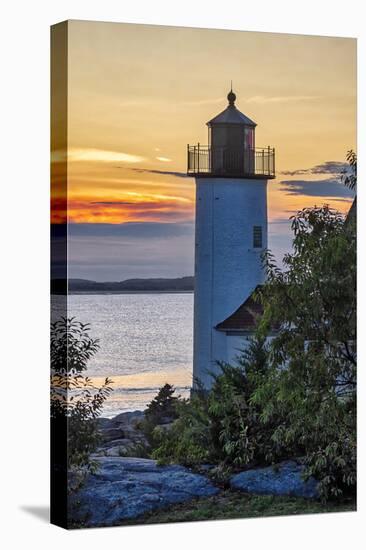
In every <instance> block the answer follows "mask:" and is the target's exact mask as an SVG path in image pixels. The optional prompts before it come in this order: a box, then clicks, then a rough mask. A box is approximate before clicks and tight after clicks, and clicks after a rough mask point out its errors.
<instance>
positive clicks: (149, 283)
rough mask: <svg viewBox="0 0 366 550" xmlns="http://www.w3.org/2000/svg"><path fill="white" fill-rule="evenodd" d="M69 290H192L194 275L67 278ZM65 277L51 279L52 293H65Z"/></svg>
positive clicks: (71, 291)
mask: <svg viewBox="0 0 366 550" xmlns="http://www.w3.org/2000/svg"><path fill="white" fill-rule="evenodd" d="M68 287H69V292H70V293H73V292H75V293H77V292H101V293H102V292H149V291H151V292H187V291H193V288H194V277H179V278H177V279H160V278H159V279H127V280H126V281H119V282H105V283H100V282H98V281H89V280H88V279H69V284H68ZM65 289H66V281H65V279H53V280H52V281H51V292H52V294H65Z"/></svg>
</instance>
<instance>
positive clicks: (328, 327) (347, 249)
mask: <svg viewBox="0 0 366 550" xmlns="http://www.w3.org/2000/svg"><path fill="white" fill-rule="evenodd" d="M348 160H349V161H350V163H351V171H350V173H351V174H353V175H354V176H355V177H356V164H357V160H356V157H355V156H353V155H351V154H349V157H348ZM355 184H356V183H355V180H353V183H352V182H349V185H350V186H351V187H352V188H354V187H355ZM292 229H293V233H294V240H293V250H292V252H291V253H289V254H286V255H285V257H284V259H283V268H282V269H280V268H279V267H278V266H277V265H276V263H275V261H274V259H273V257H272V255H271V254H270V253H269V252H267V253H266V255H265V257H264V261H265V265H266V269H267V275H268V277H267V283H266V284H265V285H263V287H261V288H260V290H258V292H257V296H256V298H257V299H258V300H260V301H261V302H262V304H263V308H264V314H263V316H262V319H261V321H260V324H259V326H258V330H257V334H256V337H255V338H254V339H253V340H252V341H251V342H250V343H249V345H248V346H247V347H246V349H244V350H243V351H242V353H241V355H240V357H239V361H238V364H237V365H235V366H232V365H227V364H221V365H220V368H221V371H220V374H219V375H217V376H215V377H214V382H213V386H212V389H211V391H210V392H207V393H204V392H197V393H194V394H193V395H192V397H191V399H190V400H183V401H179V402H177V404H176V405H175V410H176V411H177V414H178V418H177V419H176V420H175V421H174V423H173V426H172V428H171V429H170V430H169V431H164V432H161V431H159V432H158V433H157V432H156V431H155V432H154V434H155V437H156V439H155V444H156V446H155V450H154V452H153V456H154V457H155V458H158V459H159V460H160V461H162V462H175V461H178V462H182V463H185V464H201V463H204V462H210V463H215V464H218V465H219V468H218V470H220V469H222V471H226V472H227V471H228V468H229V469H230V468H236V467H248V466H249V465H253V464H270V463H273V462H275V461H278V460H281V459H285V458H293V457H303V462H304V464H305V466H306V471H305V477H308V476H314V477H315V478H316V479H317V480H318V481H319V491H320V496H321V498H322V500H324V501H329V500H331V499H338V500H339V499H341V498H344V497H348V496H352V497H353V496H354V494H355V488H356V385H357V380H356V362H357V352H356V227H355V216H353V215H352V216H351V215H349V216H348V218H347V220H345V218H344V216H343V215H342V214H340V213H339V212H337V211H335V210H332V209H331V208H329V207H328V206H326V205H325V206H323V207H320V208H317V207H314V208H305V209H303V210H301V211H300V212H298V213H297V214H296V215H295V216H293V218H292ZM269 334H272V336H273V338H272V340H271V342H270V344H265V342H266V338H267V337H268V335H269Z"/></svg>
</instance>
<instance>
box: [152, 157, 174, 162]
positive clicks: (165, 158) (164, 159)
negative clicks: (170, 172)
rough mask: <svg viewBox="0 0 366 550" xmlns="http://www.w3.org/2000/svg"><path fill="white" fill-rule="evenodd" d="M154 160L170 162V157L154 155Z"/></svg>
mask: <svg viewBox="0 0 366 550" xmlns="http://www.w3.org/2000/svg"><path fill="white" fill-rule="evenodd" d="M156 160H160V162H172V159H169V158H168V157H156Z"/></svg>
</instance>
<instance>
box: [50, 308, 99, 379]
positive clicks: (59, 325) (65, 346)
mask: <svg viewBox="0 0 366 550" xmlns="http://www.w3.org/2000/svg"><path fill="white" fill-rule="evenodd" d="M89 330H90V325H89V323H87V324H83V323H80V322H79V321H75V318H74V317H71V318H69V319H67V318H65V317H61V319H60V320H58V321H55V322H54V323H52V324H51V369H52V370H53V371H54V372H69V371H74V372H82V371H84V370H85V369H86V368H87V362H88V361H89V359H91V358H92V357H93V355H94V354H95V353H96V352H97V351H98V349H99V342H98V340H96V339H93V338H91V337H90V335H89Z"/></svg>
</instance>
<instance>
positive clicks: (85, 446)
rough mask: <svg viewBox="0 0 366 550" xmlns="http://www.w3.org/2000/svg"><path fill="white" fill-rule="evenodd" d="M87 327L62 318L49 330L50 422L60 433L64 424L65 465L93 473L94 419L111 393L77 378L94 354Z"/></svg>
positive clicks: (107, 386)
mask: <svg viewBox="0 0 366 550" xmlns="http://www.w3.org/2000/svg"><path fill="white" fill-rule="evenodd" d="M88 331H89V325H83V324H82V323H79V322H77V321H75V319H73V318H72V319H66V318H62V319H61V320H60V321H57V322H55V323H53V324H52V326H51V368H52V376H51V422H52V428H53V429H54V430H57V427H60V429H61V427H62V429H64V426H65V423H64V422H62V419H65V418H66V421H67V424H66V425H67V464H68V468H69V470H70V469H73V470H74V471H79V472H80V471H81V470H84V471H89V470H93V468H94V467H95V465H94V464H93V462H91V461H90V454H91V453H92V452H93V451H94V450H95V449H96V447H97V444H98V442H99V435H98V430H97V424H96V419H97V418H98V416H99V415H100V413H101V411H102V408H103V404H104V401H105V400H106V399H107V397H108V396H109V395H110V393H111V391H112V387H111V384H112V381H111V380H110V379H109V378H106V379H105V381H104V384H102V385H101V386H97V385H95V384H94V383H93V382H92V380H91V379H90V378H88V377H85V376H83V375H81V374H80V372H82V371H84V370H85V369H86V368H87V361H88V360H89V359H90V358H91V357H92V356H93V355H94V353H96V351H97V350H98V348H99V346H98V342H97V341H96V340H92V339H91V338H90V336H89V333H88Z"/></svg>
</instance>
